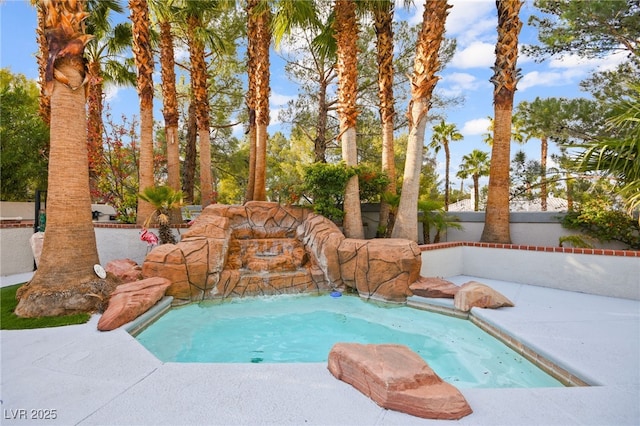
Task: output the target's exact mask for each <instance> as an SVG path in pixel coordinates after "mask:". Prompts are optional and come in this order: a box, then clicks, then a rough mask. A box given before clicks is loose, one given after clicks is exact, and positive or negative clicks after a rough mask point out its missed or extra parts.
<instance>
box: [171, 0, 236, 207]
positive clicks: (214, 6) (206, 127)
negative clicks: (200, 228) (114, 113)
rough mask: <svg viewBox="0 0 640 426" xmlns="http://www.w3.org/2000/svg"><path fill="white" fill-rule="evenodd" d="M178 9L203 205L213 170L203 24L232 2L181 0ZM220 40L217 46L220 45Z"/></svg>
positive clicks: (209, 37)
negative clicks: (186, 48)
mask: <svg viewBox="0 0 640 426" xmlns="http://www.w3.org/2000/svg"><path fill="white" fill-rule="evenodd" d="M182 5H183V7H182V9H181V10H180V15H181V16H182V17H184V23H185V25H186V35H187V43H188V45H189V58H190V61H191V70H190V71H191V92H192V93H191V95H192V102H193V103H195V116H196V117H195V118H196V124H197V133H198V145H199V147H200V203H201V204H202V207H203V208H204V207H206V206H208V205H209V204H211V202H212V196H213V174H212V171H211V135H210V118H209V111H210V105H209V93H208V87H209V86H208V81H207V80H208V72H207V62H206V60H205V41H209V42H210V43H212V42H213V39H212V34H211V33H209V32H208V30H207V25H206V24H205V23H206V21H207V20H208V18H209V14H211V13H214V12H216V11H221V10H223V9H224V8H226V7H229V6H231V5H232V3H231V2H225V1H215V2H201V1H185V2H183V3H182ZM222 44H223V43H221V44H220V46H219V48H222Z"/></svg>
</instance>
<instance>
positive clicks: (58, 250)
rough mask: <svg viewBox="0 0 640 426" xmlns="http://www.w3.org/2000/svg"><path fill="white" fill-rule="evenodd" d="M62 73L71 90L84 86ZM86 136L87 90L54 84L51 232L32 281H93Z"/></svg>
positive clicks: (70, 72) (68, 70) (74, 75)
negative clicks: (67, 80) (85, 92)
mask: <svg viewBox="0 0 640 426" xmlns="http://www.w3.org/2000/svg"><path fill="white" fill-rule="evenodd" d="M58 68H59V70H60V71H61V72H62V73H64V75H65V76H67V78H69V81H70V84H71V85H73V86H74V87H78V86H80V84H81V82H82V79H83V76H82V75H81V74H80V73H78V71H77V69H76V67H74V66H66V67H65V66H59V67H58ZM86 135H87V121H86V109H85V94H84V90H71V89H69V88H68V87H66V86H65V85H63V84H61V83H58V82H56V83H55V86H54V89H53V94H52V96H51V151H50V154H49V186H48V189H47V230H46V233H45V239H44V245H43V247H42V256H41V258H40V262H39V264H38V270H37V271H36V275H35V276H34V279H33V281H32V282H43V281H45V280H46V281H47V282H49V283H56V282H58V281H59V282H60V283H63V282H66V283H71V282H74V281H77V282H82V281H87V280H90V279H93V278H95V274H94V273H93V265H95V264H96V263H99V261H98V251H97V248H96V239H95V232H94V230H93V222H92V219H91V197H90V194H89V164H88V156H87V144H86V140H87V136H86ZM79 248H81V249H79ZM63 253H64V255H63Z"/></svg>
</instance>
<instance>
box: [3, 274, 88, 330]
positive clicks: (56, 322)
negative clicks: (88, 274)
mask: <svg viewBox="0 0 640 426" xmlns="http://www.w3.org/2000/svg"><path fill="white" fill-rule="evenodd" d="M22 285H23V284H16V285H12V286H8V287H2V288H0V329H1V330H25V329H28V328H46V327H60V326H63V325H74V324H84V323H86V322H87V321H89V318H91V315H90V314H74V315H66V316H61V317H39V318H20V317H19V316H17V315H16V314H14V313H13V311H14V310H15V309H16V306H17V305H18V301H17V300H16V292H17V291H18V289H19V288H20V287H21V286H22Z"/></svg>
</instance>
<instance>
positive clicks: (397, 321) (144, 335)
mask: <svg viewBox="0 0 640 426" xmlns="http://www.w3.org/2000/svg"><path fill="white" fill-rule="evenodd" d="M136 338H137V339H138V341H139V342H140V343H141V344H142V345H144V346H145V347H146V348H147V349H148V350H149V351H150V352H152V353H153V354H154V355H155V356H156V357H158V358H159V359H160V360H161V361H164V362H211V363H250V362H254V363H260V362H265V363H267V362H268V363H300V362H326V361H327V359H328V355H329V351H330V350H331V347H332V346H333V345H334V344H335V343H336V342H358V343H398V344H404V345H407V346H409V347H410V348H411V349H412V350H413V351H415V352H416V353H418V354H419V355H420V356H421V357H422V358H424V359H425V361H427V363H428V364H429V366H431V368H433V370H434V371H435V372H436V373H437V374H438V375H439V376H440V377H441V378H442V379H443V380H445V381H447V382H449V383H451V384H453V385H455V386H457V387H460V388H476V387H477V388H503V387H559V386H562V384H561V383H560V382H559V381H557V380H556V379H555V378H553V377H551V376H549V375H548V374H546V373H545V372H543V371H542V370H540V369H539V368H538V367H536V366H535V365H534V364H532V363H531V362H530V361H528V360H526V359H525V358H523V357H522V356H521V355H519V354H518V353H516V352H515V351H513V350H512V349H510V348H509V347H507V346H506V345H505V344H503V343H502V342H500V341H499V340H497V339H495V338H493V337H492V336H490V335H489V334H487V333H486V332H484V331H483V330H481V329H480V328H478V327H476V326H475V325H474V324H472V323H471V322H470V321H467V320H463V319H458V318H453V317H449V316H446V315H441V314H437V313H433V312H427V311H422V310H418V309H414V308H410V307H407V306H400V305H391V304H386V303H385V304H383V303H376V302H367V301H364V300H362V299H360V298H359V297H357V296H347V295H345V296H343V297H338V298H333V297H329V296H328V295H321V296H309V295H304V296H299V295H296V296H273V297H266V298H247V299H234V300H233V301H230V302H225V303H201V304H190V305H186V306H183V307H179V308H173V309H171V310H170V311H169V312H167V313H166V314H164V315H163V316H162V317H160V318H159V319H158V320H157V321H156V322H155V323H153V324H152V325H151V326H149V327H148V328H147V329H145V330H144V331H143V332H141V333H140V334H139V335H137V336H136Z"/></svg>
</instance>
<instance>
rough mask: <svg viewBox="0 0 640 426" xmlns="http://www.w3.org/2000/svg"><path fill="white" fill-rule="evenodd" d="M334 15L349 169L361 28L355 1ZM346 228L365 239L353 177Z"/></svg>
mask: <svg viewBox="0 0 640 426" xmlns="http://www.w3.org/2000/svg"><path fill="white" fill-rule="evenodd" d="M335 15H336V19H335V37H336V41H337V44H338V104H339V106H338V115H339V117H340V133H341V134H342V138H341V140H342V159H343V160H344V162H345V163H346V164H347V166H357V165H358V148H357V145H356V120H357V117H358V109H357V106H356V96H357V90H358V88H357V83H358V81H357V80H358V58H357V56H358V55H357V54H358V47H357V34H358V25H357V21H356V5H355V3H354V2H353V0H336V3H335ZM343 227H344V234H345V236H346V237H347V238H361V239H362V238H364V227H363V226H362V213H361V210H360V188H359V184H358V176H352V177H351V178H350V179H349V181H348V182H347V186H346V188H345V194H344V219H343Z"/></svg>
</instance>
